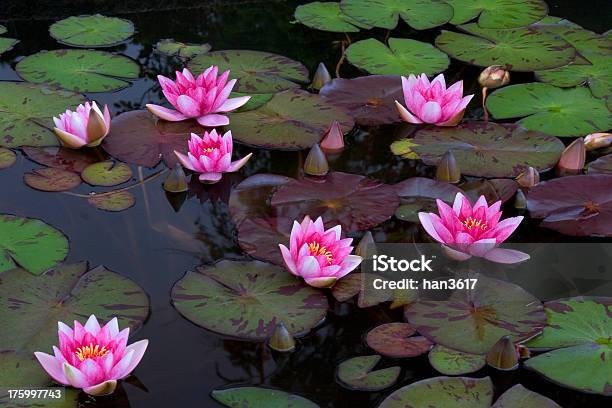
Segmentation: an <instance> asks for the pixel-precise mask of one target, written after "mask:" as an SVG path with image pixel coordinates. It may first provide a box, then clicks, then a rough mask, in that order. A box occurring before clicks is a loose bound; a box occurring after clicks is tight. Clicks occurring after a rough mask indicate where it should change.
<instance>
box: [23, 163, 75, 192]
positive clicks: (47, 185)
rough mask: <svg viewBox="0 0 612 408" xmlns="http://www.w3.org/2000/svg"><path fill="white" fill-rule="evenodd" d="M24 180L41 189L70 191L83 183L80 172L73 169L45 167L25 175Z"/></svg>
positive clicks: (29, 184)
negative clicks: (72, 170)
mask: <svg viewBox="0 0 612 408" xmlns="http://www.w3.org/2000/svg"><path fill="white" fill-rule="evenodd" d="M23 181H24V182H25V183H26V184H27V185H28V186H30V187H32V188H34V189H36V190H41V191H68V190H72V189H73V188H75V187H78V186H79V185H80V184H81V178H80V177H79V175H78V174H76V173H73V172H71V171H67V170H62V169H54V168H53V167H43V168H40V169H34V170H32V172H31V173H26V174H24V175H23Z"/></svg>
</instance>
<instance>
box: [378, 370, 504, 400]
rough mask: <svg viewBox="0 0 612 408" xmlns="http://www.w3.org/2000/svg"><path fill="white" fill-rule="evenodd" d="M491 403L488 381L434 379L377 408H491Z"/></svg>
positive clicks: (396, 394)
mask: <svg viewBox="0 0 612 408" xmlns="http://www.w3.org/2000/svg"><path fill="white" fill-rule="evenodd" d="M491 402H493V383H492V382H491V379H490V378H489V377H485V378H469V377H434V378H428V379H426V380H421V381H417V382H413V383H412V384H409V385H406V386H404V387H402V388H400V389H399V390H396V391H395V392H393V394H391V395H389V396H388V397H387V398H385V399H384V401H383V402H382V403H381V404H380V405H379V407H378V408H405V407H410V408H489V407H490V406H491Z"/></svg>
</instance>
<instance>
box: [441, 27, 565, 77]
mask: <svg viewBox="0 0 612 408" xmlns="http://www.w3.org/2000/svg"><path fill="white" fill-rule="evenodd" d="M459 28H461V30H463V31H465V32H466V33H467V34H460V33H455V32H452V31H445V30H443V31H442V34H440V35H439V36H438V37H437V38H436V46H437V47H438V48H440V49H441V50H442V51H444V52H446V53H447V54H448V55H450V56H451V57H453V58H456V59H458V60H459V61H463V62H466V63H468V64H472V65H478V66H482V67H488V66H490V65H504V66H506V67H507V68H508V69H510V70H513V71H534V70H544V69H551V68H557V67H560V66H563V65H567V64H569V63H570V62H572V61H573V60H574V58H575V56H576V50H575V49H574V48H573V47H572V46H571V45H570V44H569V43H567V42H566V41H565V40H563V39H562V38H560V37H557V36H555V35H554V34H551V33H548V32H544V31H539V30H532V29H529V28H525V27H523V28H509V29H492V28H480V27H479V26H478V25H476V24H466V25H463V26H460V27H459Z"/></svg>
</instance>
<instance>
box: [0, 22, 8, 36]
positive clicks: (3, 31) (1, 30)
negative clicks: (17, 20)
mask: <svg viewBox="0 0 612 408" xmlns="http://www.w3.org/2000/svg"><path fill="white" fill-rule="evenodd" d="M7 31H8V30H7V29H6V27H5V26H3V25H2V24H0V35H2V34H6V32H7Z"/></svg>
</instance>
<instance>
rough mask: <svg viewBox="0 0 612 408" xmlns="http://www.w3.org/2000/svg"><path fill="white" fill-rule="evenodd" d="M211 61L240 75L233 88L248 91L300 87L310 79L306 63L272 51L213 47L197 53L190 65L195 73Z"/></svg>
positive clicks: (222, 69) (267, 91)
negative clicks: (214, 48) (207, 51)
mask: <svg viewBox="0 0 612 408" xmlns="http://www.w3.org/2000/svg"><path fill="white" fill-rule="evenodd" d="M211 65H217V66H218V67H219V70H220V71H225V70H228V69H229V70H230V71H231V76H232V78H237V79H238V82H237V83H236V86H235V87H234V91H236V92H242V93H246V94H249V95H250V94H253V93H274V92H279V91H284V90H286V89H290V88H298V87H299V86H300V85H299V83H301V82H308V70H307V69H306V67H305V66H304V65H302V64H301V63H299V62H297V61H294V60H292V59H289V58H287V57H283V56H282V55H278V54H272V53H269V52H262V51H250V50H226V51H213V52H209V53H206V54H202V55H198V56H196V57H195V58H194V59H192V60H191V61H190V62H189V69H191V71H192V72H193V73H194V74H195V73H200V72H204V70H205V69H206V68H208V67H210V66H211Z"/></svg>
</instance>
